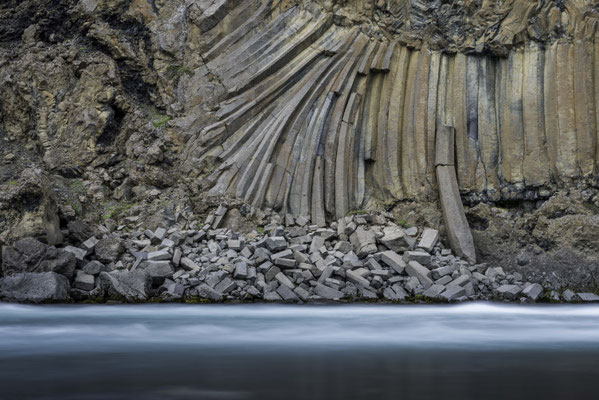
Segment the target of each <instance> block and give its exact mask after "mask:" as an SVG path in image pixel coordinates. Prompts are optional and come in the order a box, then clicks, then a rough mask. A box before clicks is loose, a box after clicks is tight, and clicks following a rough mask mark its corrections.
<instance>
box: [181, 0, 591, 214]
mask: <svg viewBox="0 0 599 400" xmlns="http://www.w3.org/2000/svg"><path fill="white" fill-rule="evenodd" d="M274 3H276V4H273V2H266V3H264V4H263V5H262V7H261V8H257V11H256V12H255V13H254V14H253V15H254V17H252V18H249V19H248V20H247V22H246V24H243V25H240V26H239V27H237V28H236V29H233V30H232V31H231V32H230V33H229V34H228V35H225V36H224V37H222V39H220V41H219V42H217V43H214V44H213V46H212V49H213V50H210V51H208V52H207V53H206V55H205V56H204V60H205V62H206V63H205V65H204V66H202V67H201V68H199V69H198V71H196V77H197V78H195V79H197V81H196V82H195V83H194V82H192V83H191V84H189V85H188V88H195V89H194V90H199V91H200V92H201V87H202V86H201V82H203V81H202V79H204V80H206V79H208V78H210V79H211V80H212V81H213V82H219V85H220V86H221V88H220V90H217V91H216V92H214V93H215V94H214V96H213V99H214V98H216V99H218V101H217V103H218V104H217V106H216V107H215V108H214V109H213V115H211V116H210V117H211V118H212V123H211V124H209V125H207V126H206V125H205V124H202V123H196V124H195V125H194V124H192V125H191V128H190V130H189V131H187V132H186V134H187V137H188V141H187V143H186V145H185V152H184V163H185V165H186V167H187V169H188V171H189V172H190V173H191V174H192V175H197V176H198V177H200V176H201V179H202V180H203V181H204V182H205V183H206V184H207V185H208V186H209V187H210V190H211V193H213V194H229V195H234V196H237V197H240V198H243V199H245V200H246V201H248V202H250V203H252V204H253V205H255V206H259V207H271V208H273V209H275V210H278V211H280V212H282V213H291V214H293V215H310V216H311V217H312V220H313V221H314V222H316V223H322V222H323V221H324V219H325V218H326V217H340V216H344V215H346V213H347V212H349V211H351V210H354V209H360V208H363V207H368V206H371V205H372V204H373V202H379V203H383V204H391V203H393V202H395V201H398V200H404V199H416V200H418V199H421V200H423V199H426V200H431V199H435V198H436V196H437V184H436V175H435V141H436V133H437V131H438V129H439V127H440V126H441V125H451V126H453V127H455V134H456V138H455V140H456V166H455V168H456V172H457V179H458V182H459V188H460V191H461V192H462V194H468V195H470V196H471V198H473V199H490V200H500V199H524V198H536V197H538V196H545V195H548V194H549V193H550V192H551V190H552V188H553V187H554V186H555V185H558V184H560V183H562V182H564V181H568V180H576V179H585V178H596V176H597V174H596V172H597V167H598V162H599V160H598V150H599V143H598V141H597V127H598V125H599V112H597V105H599V40H598V39H597V33H596V32H597V29H596V28H597V26H598V25H597V21H598V20H597V18H596V16H595V14H593V13H591V12H586V11H585V10H587V8H592V7H591V6H592V4H591V2H588V1H587V2H585V1H582V0H578V1H574V0H572V1H567V2H565V4H566V6H565V7H562V8H559V7H557V6H556V5H555V4H553V3H554V2H549V1H543V2H538V3H539V4H537V5H531V3H529V2H521V1H512V2H493V1H491V2H485V6H481V7H482V8H481V9H480V10H478V11H477V12H478V13H474V17H476V18H479V19H480V21H479V22H480V26H479V29H478V30H476V29H474V28H473V29H472V32H470V31H468V32H466V33H464V36H463V37H461V39H460V40H454V41H451V40H449V39H447V38H439V37H435V36H434V35H432V34H431V35H432V36H431V35H429V36H422V37H419V38H417V40H416V39H414V34H413V33H414V32H415V31H414V29H420V31H422V32H428V31H429V30H430V29H429V28H430V27H428V25H427V24H426V18H428V17H427V16H428V15H429V14H430V15H434V16H436V17H437V19H436V20H435V21H433V22H431V24H433V25H434V24H436V25H435V26H439V24H441V23H444V22H443V21H445V20H444V19H443V18H442V16H439V15H441V14H440V13H441V11H443V10H445V8H443V7H442V6H440V5H439V4H436V2H425V1H411V2H407V1H399V0H395V1H387V2H375V3H370V2H348V4H347V5H346V8H339V6H336V7H335V8H333V9H330V8H329V9H327V8H321V7H316V6H313V7H300V6H294V7H291V8H288V9H281V8H280V6H281V4H279V3H277V2H274ZM353 3H356V4H353ZM378 3H382V6H381V4H378ZM433 3H434V4H433ZM275 6H276V7H275ZM357 6H360V7H361V8H360V10H359V12H357V14H356V15H359V16H360V17H359V18H357V20H356V21H353V22H352V23H348V21H347V19H344V16H345V15H346V14H344V12H345V13H347V12H349V11H347V10H348V9H349V10H352V7H357ZM277 7H278V8H277ZM347 7H349V8H347ZM381 7H384V10H385V13H382V11H381ZM393 7H395V8H393ZM402 7H403V8H402ZM435 7H437V8H435ZM472 7H475V6H472ZM484 7H491V8H492V10H495V11H496V13H495V14H489V15H487V16H486V17H485V15H484V12H485V9H484ZM493 7H494V8H493ZM501 7H503V8H501ZM585 7H586V8H585ZM272 10H276V13H274V11H272ZM327 10H329V11H327ZM497 10H499V11H501V12H499V11H497ZM486 11H489V10H486ZM360 13H361V14H360ZM369 13H370V14H369ZM377 13H378V14H377ZM381 13H382V14H381ZM435 13H437V14H435ZM350 14H351V13H350ZM364 15H366V16H371V17H373V18H374V16H376V15H379V17H380V16H381V15H382V16H383V17H384V18H391V19H393V18H395V20H396V21H398V26H399V28H397V29H399V31H401V32H399V33H398V32H396V31H393V30H390V29H389V26H382V25H384V24H383V22H384V21H383V22H381V23H380V24H379V25H376V24H375V23H373V22H372V20H368V18H365V17H364ZM497 15H502V16H503V19H499V20H498V21H499V22H493V21H494V20H495V19H497V18H498V17H497ZM533 16H534V18H533ZM458 17H459V16H458ZM381 18H382V17H380V18H379V20H381ZM402 18H403V20H402ZM456 18H457V17H456ZM485 18H486V19H485ZM519 18H520V19H519ZM522 18H524V21H525V22H522V20H521V19H522ZM527 18H529V19H527ZM374 19H375V20H376V18H374ZM258 21H260V22H258ZM381 21H382V20H381ZM405 21H408V22H411V25H410V24H405ZM419 21H420V22H419ZM451 21H453V22H451ZM481 21H482V22H481ZM539 21H541V22H539ZM400 22H401V23H400ZM445 22H446V23H447V24H449V25H448V28H447V29H448V30H451V29H453V27H454V25H455V23H457V22H455V21H454V20H452V19H451V18H449V17H448V18H447V21H445ZM470 22H472V21H470ZM485 23H486V24H487V25H488V27H490V28H489V29H486V28H485V26H487V25H485ZM493 23H496V24H499V25H496V26H495V28H494V29H492V27H493ZM540 23H544V24H545V25H543V26H541V27H539V24H540ZM402 24H403V25H402ZM451 24H454V25H451ZM464 24H465V22H464ZM551 24H553V25H551ZM541 25H542V24H541ZM402 26H403V27H405V29H404V30H402V28H401V27H402ZM410 26H411V28H410ZM473 26H475V25H473ZM418 27H420V28H418ZM229 28H230V27H229ZM408 28H409V29H408ZM450 28H451V29H450ZM483 28H485V29H483ZM558 28H559V29H558ZM213 29H219V23H218V22H216V23H215V25H214V28H213ZM410 29H411V30H410ZM543 29H544V31H543ZM433 31H434V30H433ZM558 31H559V32H561V33H559V32H558ZM435 32H436V31H435ZM452 32H453V31H452ZM456 32H457V31H456ZM539 32H540V33H539ZM556 32H558V33H556ZM535 35H537V36H538V35H544V37H542V38H536V39H535ZM427 38H428V41H427ZM441 39H443V40H441ZM541 39H542V40H541ZM444 40H445V41H444ZM414 43H417V44H418V45H415V44H414ZM442 44H444V45H445V46H446V48H440V46H441V45H442ZM448 48H449V49H451V50H452V53H449V52H447V51H446V50H447V49H448ZM491 49H499V50H498V51H496V52H494V53H493V52H491ZM477 50H478V51H480V53H475V54H468V52H475V51H477ZM496 54H500V56H498V55H496ZM198 72H199V73H198ZM194 85H195V86H194ZM198 96H204V94H199V95H198ZM203 120H205V118H204V119H203ZM198 179H200V178H198Z"/></svg>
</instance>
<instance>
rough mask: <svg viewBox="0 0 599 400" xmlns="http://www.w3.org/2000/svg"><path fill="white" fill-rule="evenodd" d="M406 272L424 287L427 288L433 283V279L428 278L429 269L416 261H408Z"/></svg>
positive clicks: (429, 274)
mask: <svg viewBox="0 0 599 400" xmlns="http://www.w3.org/2000/svg"><path fill="white" fill-rule="evenodd" d="M406 272H407V273H408V275H409V276H411V277H414V278H416V279H418V281H419V282H420V284H421V285H422V286H423V287H424V289H428V288H430V287H431V286H432V285H433V281H432V280H431V278H430V276H431V271H430V270H428V269H427V268H426V267H424V266H422V265H420V263H418V262H416V261H410V262H409V263H408V266H407V267H406Z"/></svg>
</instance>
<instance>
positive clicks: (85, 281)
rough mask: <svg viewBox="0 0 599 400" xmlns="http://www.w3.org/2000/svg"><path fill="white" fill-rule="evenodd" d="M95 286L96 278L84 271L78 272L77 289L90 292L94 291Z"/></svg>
mask: <svg viewBox="0 0 599 400" xmlns="http://www.w3.org/2000/svg"><path fill="white" fill-rule="evenodd" d="M94 286H95V278H94V276H93V275H89V274H86V273H85V272H83V271H78V272H77V277H76V278H75V287H76V288H77V289H80V290H84V291H87V292H89V291H90V290H93V289H94Z"/></svg>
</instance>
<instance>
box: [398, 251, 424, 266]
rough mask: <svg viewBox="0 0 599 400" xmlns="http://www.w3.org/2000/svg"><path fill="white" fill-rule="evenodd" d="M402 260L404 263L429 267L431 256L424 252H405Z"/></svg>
mask: <svg viewBox="0 0 599 400" xmlns="http://www.w3.org/2000/svg"><path fill="white" fill-rule="evenodd" d="M403 260H404V261H405V262H410V261H416V262H417V263H419V264H422V265H429V264H430V262H431V255H430V254H428V253H427V252H425V251H406V252H405V253H404V254H403Z"/></svg>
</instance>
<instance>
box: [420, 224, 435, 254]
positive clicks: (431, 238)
mask: <svg viewBox="0 0 599 400" xmlns="http://www.w3.org/2000/svg"><path fill="white" fill-rule="evenodd" d="M438 241H439V231H438V230H436V229H431V228H425V229H424V231H423V232H422V236H421V237H420V241H419V242H418V246H417V247H418V248H420V249H423V250H424V251H426V252H427V253H430V252H432V251H433V248H434V247H435V245H436V244H437V242H438Z"/></svg>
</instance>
